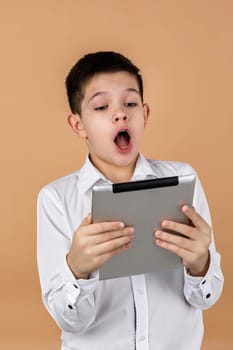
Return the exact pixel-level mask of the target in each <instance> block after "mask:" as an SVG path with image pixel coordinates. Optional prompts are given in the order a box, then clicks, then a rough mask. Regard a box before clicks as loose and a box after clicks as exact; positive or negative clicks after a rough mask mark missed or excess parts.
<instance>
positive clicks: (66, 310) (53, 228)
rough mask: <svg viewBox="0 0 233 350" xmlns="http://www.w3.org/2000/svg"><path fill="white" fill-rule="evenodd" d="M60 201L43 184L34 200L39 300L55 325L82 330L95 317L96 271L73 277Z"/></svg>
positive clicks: (65, 225) (56, 195)
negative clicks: (87, 274) (67, 258)
mask: <svg viewBox="0 0 233 350" xmlns="http://www.w3.org/2000/svg"><path fill="white" fill-rule="evenodd" d="M67 228H68V224H67V222H66V218H65V215H64V212H63V208H62V203H61V200H60V199H59V196H58V194H57V193H56V192H55V191H54V190H49V189H47V188H44V189H43V190H42V191H41V192H40V193H39V196H38V202H37V262H38V269H39V277H40V283H41V288H42V299H43V302H44V304H45V306H46V308H47V310H48V311H49V313H50V314H51V315H52V317H53V318H54V320H55V321H56V323H57V324H58V326H59V327H60V328H61V329H62V330H64V331H67V332H82V331H84V330H85V329H87V328H88V327H89V325H90V324H91V323H92V322H93V320H94V318H95V302H94V290H95V288H96V286H97V284H98V280H99V276H98V272H96V273H93V274H92V275H91V277H90V279H89V280H82V279H80V280H76V278H75V277H74V275H73V274H72V272H71V270H70V269H69V267H68V265H67V262H66V255H67V253H68V251H69V248H70V244H71V240H72V237H69V235H68V233H67V231H68V230H67Z"/></svg>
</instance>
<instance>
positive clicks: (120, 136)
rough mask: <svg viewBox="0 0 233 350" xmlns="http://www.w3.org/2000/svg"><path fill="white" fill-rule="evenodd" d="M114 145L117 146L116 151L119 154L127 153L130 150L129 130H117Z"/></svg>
mask: <svg viewBox="0 0 233 350" xmlns="http://www.w3.org/2000/svg"><path fill="white" fill-rule="evenodd" d="M114 143H115V145H116V146H117V149H118V151H120V152H121V153H127V152H129V151H130V150H131V148H132V145H131V136H130V132H129V130H128V129H126V128H124V129H123V128H122V129H120V130H118V132H117V134H116V136H115V138H114Z"/></svg>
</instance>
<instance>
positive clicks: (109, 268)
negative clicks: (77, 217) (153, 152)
mask: <svg viewBox="0 0 233 350" xmlns="http://www.w3.org/2000/svg"><path fill="white" fill-rule="evenodd" d="M194 186H195V175H193V174H191V175H183V176H173V177H165V178H155V179H149V180H142V181H133V182H125V183H117V184H104V185H100V186H97V185H96V186H94V188H93V196H92V217H93V222H101V221H118V220H119V221H123V222H124V223H125V225H126V226H133V227H134V229H135V238H134V240H133V241H132V246H131V248H130V249H129V250H127V251H125V252H122V253H119V254H117V255H115V256H113V257H112V258H111V259H110V260H108V261H107V262H106V263H105V264H104V265H103V266H102V267H101V269H100V279H109V278H117V277H124V276H130V275H135V274H142V273H148V272H154V271H157V270H165V269H172V268H176V267H178V265H180V264H181V260H180V258H179V257H178V256H177V255H175V254H174V253H172V252H169V251H166V250H165V249H163V248H161V247H159V246H157V245H156V244H155V242H154V235H153V233H154V232H155V230H157V229H161V225H160V224H161V221H162V220H163V219H170V220H174V221H176V222H181V223H185V224H188V223H189V220H188V219H187V217H186V216H185V215H184V214H183V213H182V211H181V206H182V205H183V204H188V205H189V206H191V205H192V203H193V193H194ZM163 230H164V229H163ZM173 233H174V232H173Z"/></svg>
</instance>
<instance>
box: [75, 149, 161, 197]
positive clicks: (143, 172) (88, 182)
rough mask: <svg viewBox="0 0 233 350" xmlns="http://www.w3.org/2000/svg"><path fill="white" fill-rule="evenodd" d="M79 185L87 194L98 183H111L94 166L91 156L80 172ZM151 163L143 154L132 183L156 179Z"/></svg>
mask: <svg viewBox="0 0 233 350" xmlns="http://www.w3.org/2000/svg"><path fill="white" fill-rule="evenodd" d="M78 177H79V185H80V187H81V188H82V190H83V191H84V192H87V191H88V190H90V189H91V188H93V186H94V185H96V184H97V183H103V182H105V183H111V181H110V180H108V179H106V177H105V176H104V175H103V174H102V173H101V172H100V171H99V170H98V169H97V168H96V167H95V166H94V165H93V164H92V162H91V161H90V158H89V155H87V156H86V161H85V163H84V165H83V166H82V168H81V169H80V171H79V175H78ZM156 177H157V176H156V175H155V173H154V171H153V169H152V167H151V165H150V163H149V162H148V161H147V160H146V159H145V157H144V156H143V155H142V154H139V157H138V159H137V162H136V167H135V170H134V174H133V176H132V178H131V181H137V180H145V179H147V178H156Z"/></svg>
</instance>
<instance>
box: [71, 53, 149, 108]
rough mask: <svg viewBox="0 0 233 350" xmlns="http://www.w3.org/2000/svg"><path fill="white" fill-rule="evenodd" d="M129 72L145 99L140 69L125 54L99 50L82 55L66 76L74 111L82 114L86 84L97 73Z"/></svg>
mask: <svg viewBox="0 0 233 350" xmlns="http://www.w3.org/2000/svg"><path fill="white" fill-rule="evenodd" d="M121 71H125V72H129V73H130V74H132V75H133V76H134V77H135V78H136V80H137V83H138V88H139V93H140V96H141V99H142V101H143V81H142V77H141V74H140V70H139V69H138V68H137V67H136V66H135V65H134V64H133V63H132V62H131V61H130V60H129V59H128V58H126V57H125V56H123V55H121V54H119V53H116V52H113V51H99V52H95V53H89V54H87V55H85V56H84V57H82V58H81V59H80V60H79V61H78V62H77V63H76V64H75V65H74V66H73V68H72V69H71V71H70V72H69V74H68V76H67V78H66V91H67V96H68V101H69V105H70V108H71V111H72V113H78V114H81V103H82V100H83V98H84V88H85V84H86V83H87V82H88V80H89V79H91V78H92V77H93V76H94V75H95V74H98V73H114V72H121Z"/></svg>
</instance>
